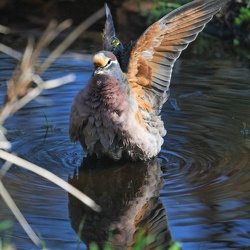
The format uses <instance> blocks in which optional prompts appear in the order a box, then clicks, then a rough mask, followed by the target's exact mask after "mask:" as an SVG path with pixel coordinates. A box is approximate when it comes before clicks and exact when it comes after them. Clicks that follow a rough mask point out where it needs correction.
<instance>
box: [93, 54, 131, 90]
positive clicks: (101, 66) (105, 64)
mask: <svg viewBox="0 0 250 250" xmlns="http://www.w3.org/2000/svg"><path fill="white" fill-rule="evenodd" d="M93 63H94V66H95V71H94V75H106V76H109V77H112V78H115V79H116V80H117V81H118V82H119V83H120V84H122V85H123V83H124V85H127V80H126V76H125V74H124V73H123V72H122V70H121V68H120V64H119V62H118V60H117V58H116V56H115V55H114V54H113V53H112V52H110V51H105V50H102V51H99V52H98V53H96V54H95V55H94V57H93Z"/></svg>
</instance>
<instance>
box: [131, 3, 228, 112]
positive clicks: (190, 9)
mask: <svg viewBox="0 0 250 250" xmlns="http://www.w3.org/2000/svg"><path fill="white" fill-rule="evenodd" d="M229 1H230V0H195V1H192V2H190V3H188V4H186V5H184V6H182V7H180V8H178V9H176V10H174V11H172V12H171V13H169V14H167V15H166V16H164V17H163V18H161V19H160V20H159V21H157V22H156V23H154V24H153V25H151V26H150V27H149V28H148V29H147V30H146V31H145V32H144V33H143V34H142V36H141V37H140V38H139V39H138V41H137V42H136V43H135V45H134V47H133V49H132V52H131V55H130V62H129V66H128V80H129V83H130V85H131V87H132V90H133V91H134V95H135V96H136V98H137V100H140V99H141V100H140V102H139V106H140V105H141V106H140V107H141V108H142V109H143V103H144V102H147V100H146V98H145V97H146V96H149V94H147V93H148V92H149V91H151V92H152V91H153V92H154V93H155V94H156V96H159V97H161V100H163V101H164V102H165V101H166V99H167V96H168V93H167V91H168V89H169V85H170V80H171V75H172V68H173V66H174V63H175V61H176V59H177V58H178V57H179V56H180V54H181V52H182V51H183V50H184V49H186V48H187V46H188V44H189V43H190V42H192V41H194V40H195V38H196V37H197V35H198V33H199V32H200V31H202V30H203V28H204V27H205V25H206V24H207V23H208V22H209V21H210V20H211V19H212V17H213V15H214V14H216V13H217V12H218V11H219V10H220V8H221V7H222V6H223V5H225V4H226V3H227V2H229ZM145 72H146V74H145ZM156 99H157V98H156ZM151 100H155V98H151V99H149V100H148V102H151ZM156 102H158V103H159V105H158V106H161V105H162V104H163V103H162V102H159V101H158V100H156ZM150 104H151V106H154V107H156V105H155V103H150ZM159 108H160V107H159Z"/></svg>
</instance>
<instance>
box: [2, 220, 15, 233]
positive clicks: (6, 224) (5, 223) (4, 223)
mask: <svg viewBox="0 0 250 250" xmlns="http://www.w3.org/2000/svg"><path fill="white" fill-rule="evenodd" d="M12 226H13V222H12V221H11V220H4V221H2V222H0V231H6V230H8V229H10V228H11V227H12Z"/></svg>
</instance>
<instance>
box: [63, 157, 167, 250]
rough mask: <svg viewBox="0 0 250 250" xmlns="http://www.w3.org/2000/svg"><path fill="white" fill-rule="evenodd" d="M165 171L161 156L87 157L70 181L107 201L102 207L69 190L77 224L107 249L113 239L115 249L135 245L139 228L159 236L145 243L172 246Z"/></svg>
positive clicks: (85, 238)
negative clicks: (161, 194)
mask: <svg viewBox="0 0 250 250" xmlns="http://www.w3.org/2000/svg"><path fill="white" fill-rule="evenodd" d="M161 174H162V171H161V166H160V164H159V162H158V161H157V159H153V160H151V161H148V162H138V163H128V162H127V163H121V162H120V163H119V162H109V161H108V162H105V161H103V160H102V161H101V160H92V159H89V158H85V159H84V160H83V163H82V165H81V166H80V167H79V168H78V169H77V170H76V171H75V173H74V175H73V177H72V178H71V177H69V180H68V181H69V183H70V184H71V185H73V186H75V187H76V188H78V189H79V190H81V191H82V192H83V193H85V194H86V195H88V196H90V197H91V198H92V199H93V200H95V202H96V203H97V204H98V205H100V206H101V207H102V211H101V212H99V213H97V212H94V211H92V210H91V209H89V208H88V207H86V206H85V205H84V204H83V203H81V202H80V201H79V200H77V199H76V198H75V197H73V196H71V195H70V194H69V216H70V219H71V225H72V228H73V229H74V231H75V232H76V233H78V232H79V226H80V224H81V221H84V223H83V228H82V230H81V233H80V237H81V240H82V241H83V242H84V243H85V244H86V245H87V246H89V244H90V243H91V242H95V243H97V244H98V245H99V247H100V249H103V247H104V245H105V244H106V243H107V242H109V243H111V244H112V245H113V246H114V248H115V249H132V248H133V245H134V244H135V239H136V237H137V235H138V233H139V232H140V229H143V230H145V236H147V235H153V236H154V242H152V243H151V244H149V245H147V246H146V247H145V248H144V249H156V248H157V246H161V247H162V249H168V247H169V245H170V241H171V234H170V231H169V228H168V222H167V214H166V211H165V208H164V206H163V204H162V202H161V200H160V199H159V198H158V197H159V191H160V189H161V187H162V177H161Z"/></svg>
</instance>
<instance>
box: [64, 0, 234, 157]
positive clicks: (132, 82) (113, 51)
mask: <svg viewBox="0 0 250 250" xmlns="http://www.w3.org/2000/svg"><path fill="white" fill-rule="evenodd" d="M229 1H230V0H194V1H192V2H189V3H187V4H185V5H183V6H181V7H179V8H178V9H176V10H174V11H172V12H170V13H169V14H167V15H165V16H163V17H162V18H161V19H160V20H158V21H156V22H155V23H153V24H152V25H151V26H149V27H148V28H147V29H146V30H145V31H144V32H143V34H142V35H141V36H140V37H139V38H138V39H137V40H136V41H131V42H129V43H128V44H127V45H125V46H124V45H123V44H122V43H121V42H120V40H119V39H118V38H117V37H116V33H115V26H114V23H113V19H112V15H111V12H110V9H109V8H108V6H107V5H105V9H106V21H105V26H104V30H103V33H102V43H103V48H102V50H100V51H98V52H97V53H96V54H94V55H93V64H94V67H95V69H94V72H93V74H92V76H91V78H90V79H89V81H88V83H87V85H86V87H85V88H83V89H82V90H80V91H79V93H78V94H77V95H76V96H75V98H74V100H73V104H72V107H71V111H70V121H69V135H70V140H71V141H72V142H77V141H79V142H80V144H81V146H82V148H83V150H84V151H86V152H87V153H88V155H90V156H94V157H96V158H98V159H102V158H109V159H112V160H114V161H119V160H128V161H133V162H135V161H148V160H150V159H152V158H154V157H157V155H158V153H159V152H160V150H161V147H162V144H163V142H164V136H165V135H166V129H165V127H164V122H163V121H162V119H161V114H160V112H161V109H162V106H163V104H164V103H165V102H166V101H167V100H168V97H169V86H170V80H171V75H172V69H173V66H174V63H175V61H176V60H177V58H178V57H179V56H180V54H181V52H182V51H183V50H184V49H186V48H187V46H188V45H189V43H190V42H192V41H194V40H195V39H196V37H197V35H198V34H199V32H201V31H202V30H203V28H204V27H205V25H206V24H207V23H208V22H209V21H210V20H211V19H212V18H213V16H214V15H215V14H216V13H217V12H218V11H219V10H220V9H221V7H223V6H224V5H225V4H226V3H227V2H229Z"/></svg>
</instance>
